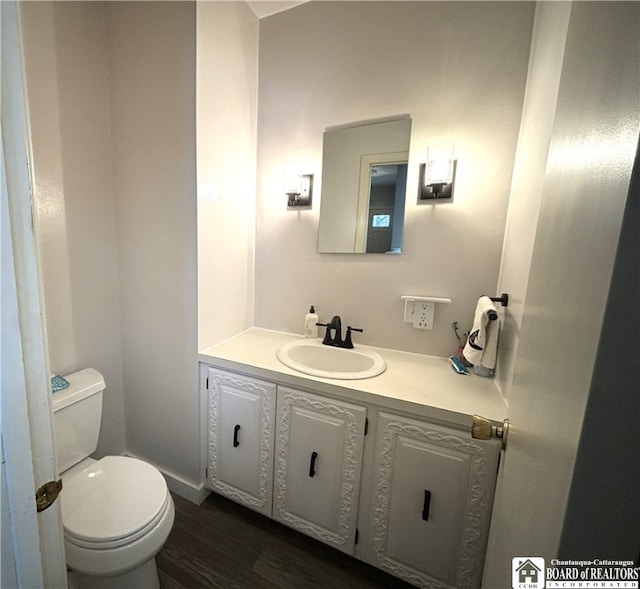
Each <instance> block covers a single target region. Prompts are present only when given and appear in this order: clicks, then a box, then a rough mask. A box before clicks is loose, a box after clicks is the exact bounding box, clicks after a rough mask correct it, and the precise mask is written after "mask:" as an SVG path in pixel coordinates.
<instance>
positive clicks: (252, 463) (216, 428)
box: [207, 368, 276, 516]
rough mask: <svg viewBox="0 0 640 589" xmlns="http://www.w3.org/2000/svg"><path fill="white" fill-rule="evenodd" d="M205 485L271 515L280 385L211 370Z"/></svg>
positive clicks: (209, 371)
mask: <svg viewBox="0 0 640 589" xmlns="http://www.w3.org/2000/svg"><path fill="white" fill-rule="evenodd" d="M207 390H208V391H209V405H208V406H209V418H208V419H209V421H208V423H209V427H208V454H209V460H208V466H207V487H209V488H210V489H212V490H214V491H216V492H218V493H221V494H222V495H226V496H227V497H229V498H230V499H233V500H234V501H237V502H238V503H242V504H243V505H246V506H247V507H251V508H252V509H255V510H256V511H259V512H260V513H263V514H265V515H268V516H271V498H272V487H273V485H272V481H273V421H274V414H275V407H276V385H275V384H273V383H269V382H263V381H260V380H255V379H252V378H248V377H245V376H241V375H238V374H234V373H232V372H224V371H221V370H215V369H213V368H209V369H208V370H207Z"/></svg>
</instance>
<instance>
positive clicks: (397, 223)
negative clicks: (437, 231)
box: [318, 115, 411, 254]
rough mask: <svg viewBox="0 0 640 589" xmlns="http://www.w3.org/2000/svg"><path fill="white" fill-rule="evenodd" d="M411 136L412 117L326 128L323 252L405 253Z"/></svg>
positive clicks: (320, 235)
mask: <svg viewBox="0 0 640 589" xmlns="http://www.w3.org/2000/svg"><path fill="white" fill-rule="evenodd" d="M410 139H411V118H410V117H409V115H400V116H397V117H390V118H385V119H376V120H373V121H364V122H361V123H352V124H349V125H341V126H338V127H329V128H327V130H326V131H325V133H324V140H323V147H322V197H321V204H320V224H319V228H318V251H319V252H320V253H384V254H399V253H401V252H402V237H403V230H404V208H405V201H406V184H407V163H408V159H409V142H410Z"/></svg>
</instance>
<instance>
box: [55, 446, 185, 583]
mask: <svg viewBox="0 0 640 589" xmlns="http://www.w3.org/2000/svg"><path fill="white" fill-rule="evenodd" d="M60 497H61V500H62V501H61V502H62V524H63V529H64V541H65V552H66V557H67V565H68V566H69V567H70V568H71V569H72V570H74V571H77V572H78V573H82V574H84V575H89V576H91V577H96V576H97V577H102V576H105V577H109V576H114V575H121V574H127V573H129V572H130V571H133V570H134V569H137V568H138V567H140V566H142V565H143V564H144V563H146V562H148V561H149V560H150V559H153V557H154V556H155V555H156V554H157V552H158V551H159V550H160V549H161V548H162V546H163V545H164V543H165V541H166V539H167V537H168V536H169V533H170V532H171V527H172V526H173V520H174V513H175V511H174V505H173V499H172V498H171V494H170V493H169V491H168V489H167V486H166V483H165V481H164V478H163V476H162V475H161V474H160V472H159V471H158V470H157V469H156V468H155V467H153V466H151V465H150V464H147V463H146V462H142V461H141V460H138V459H136V458H128V457H124V456H107V457H105V458H102V459H101V460H99V461H98V462H95V463H93V464H92V465H91V466H89V467H87V468H85V469H84V470H81V471H80V472H78V473H74V474H72V475H71V476H70V477H69V478H68V479H66V480H65V481H64V487H63V490H62V493H61V495H60Z"/></svg>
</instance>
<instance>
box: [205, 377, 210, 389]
mask: <svg viewBox="0 0 640 589" xmlns="http://www.w3.org/2000/svg"><path fill="white" fill-rule="evenodd" d="M206 388H207V390H209V377H208V376H207V385H206Z"/></svg>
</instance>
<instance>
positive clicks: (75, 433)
mask: <svg viewBox="0 0 640 589" xmlns="http://www.w3.org/2000/svg"><path fill="white" fill-rule="evenodd" d="M65 379H66V380H67V381H68V382H69V386H68V387H67V388H66V389H64V390H62V391H59V392H57V393H54V394H53V431H54V435H55V446H56V458H57V462H58V468H59V469H60V473H63V472H64V471H65V470H67V469H69V468H71V467H72V466H73V465H74V464H77V463H78V462H80V461H81V460H84V459H85V458H87V457H88V456H90V455H91V454H93V453H94V452H95V450H96V447H97V446H98V435H99V434H100V420H101V418H102V393H103V391H104V389H105V383H104V378H103V377H102V374H100V373H99V372H98V371H97V370H94V369H93V368H85V369H84V370H80V371H78V372H74V373H73V374H70V375H69V376H65Z"/></svg>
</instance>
